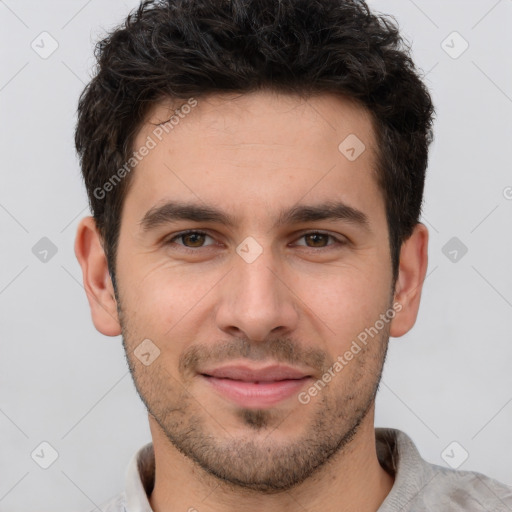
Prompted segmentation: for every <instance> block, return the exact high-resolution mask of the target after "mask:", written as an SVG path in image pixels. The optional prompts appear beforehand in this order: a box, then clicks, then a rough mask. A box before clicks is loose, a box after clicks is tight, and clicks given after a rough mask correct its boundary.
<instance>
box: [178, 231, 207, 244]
mask: <svg viewBox="0 0 512 512" xmlns="http://www.w3.org/2000/svg"><path fill="white" fill-rule="evenodd" d="M190 238H192V239H195V242H198V241H199V244H196V243H195V242H194V240H192V247H200V246H201V245H202V242H203V240H202V238H204V235H203V234H201V233H188V234H187V235H183V241H185V240H186V239H190ZM198 238H199V240H198Z"/></svg>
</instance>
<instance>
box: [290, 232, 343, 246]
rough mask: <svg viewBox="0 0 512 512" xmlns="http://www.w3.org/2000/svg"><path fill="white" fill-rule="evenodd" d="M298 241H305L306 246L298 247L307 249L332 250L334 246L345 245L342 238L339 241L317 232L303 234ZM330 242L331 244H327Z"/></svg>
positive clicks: (327, 234) (331, 236)
mask: <svg viewBox="0 0 512 512" xmlns="http://www.w3.org/2000/svg"><path fill="white" fill-rule="evenodd" d="M299 240H306V244H298V245H301V246H303V247H308V248H310V249H323V248H334V247H335V246H342V245H345V243H346V242H345V241H344V240H343V239H342V238H341V239H339V238H336V237H334V236H333V235H330V234H329V233H321V232H318V231H312V232H310V233H304V234H303V235H302V236H301V237H300V239H299ZM330 240H332V241H333V242H332V243H329V241H330Z"/></svg>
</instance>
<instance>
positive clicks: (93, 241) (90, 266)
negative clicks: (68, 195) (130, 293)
mask: <svg viewBox="0 0 512 512" xmlns="http://www.w3.org/2000/svg"><path fill="white" fill-rule="evenodd" d="M75 255H76V257H77V259H78V262H79V263H80V266H81V267H82V275H83V281H84V288H85V292H86V294H87V300H88V301H89V307H90V308H91V316H92V321H93V323H94V326H95V327H96V329H97V330H98V331H99V332H101V333H102V334H105V335H106V336H118V335H119V334H121V326H120V323H119V318H118V314H117V302H116V299H115V294H114V288H113V286H112V281H111V279H110V274H109V271H108V265H107V258H106V255H105V251H104V250H103V247H102V244H101V236H100V234H99V232H98V229H97V227H96V222H95V221H94V218H93V217H90V216H89V217H85V218H83V219H82V220H81V221H80V224H79V225H78V229H77V233H76V238H75Z"/></svg>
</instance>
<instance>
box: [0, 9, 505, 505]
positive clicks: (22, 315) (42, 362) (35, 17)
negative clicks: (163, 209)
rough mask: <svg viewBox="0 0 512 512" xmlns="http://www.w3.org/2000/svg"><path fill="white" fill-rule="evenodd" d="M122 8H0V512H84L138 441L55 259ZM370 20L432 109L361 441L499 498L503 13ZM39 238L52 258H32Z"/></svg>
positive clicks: (65, 258) (116, 345) (63, 246)
mask: <svg viewBox="0 0 512 512" xmlns="http://www.w3.org/2000/svg"><path fill="white" fill-rule="evenodd" d="M136 5H138V2H137V1H128V0H109V1H105V0H103V1H101V0H89V1H86V0H65V1H64V0H61V1H58V0H51V1H50V0H47V1H35V0H33V1H29V0H18V1H15V0H5V1H0V37H1V45H0V52H1V63H2V65H1V74H0V115H1V123H0V130H1V132H0V144H1V146H0V149H1V151H0V155H1V169H2V171H1V172H2V175H1V188H0V229H1V235H2V242H1V244H2V245H1V247H2V260H1V261H2V264H1V265H0V315H1V338H0V340H1V353H0V354H1V357H0V433H1V437H0V454H1V456H0V511H9V512H27V511H35V510H37V511H50V510H52V511H53V512H60V511H69V510H89V509H92V508H94V506H95V505H98V504H100V503H101V502H103V501H104V500H106V499H107V498H109V497H110V496H112V495H114V494H116V493H118V492H119V491H121V489H122V487H123V484H124V473H125V469H126V465H127V463H128V461H129V459H130V458H131V456H132V455H133V453H134V452H135V451H136V450H137V449H138V448H139V447H140V446H142V444H144V443H146V442H148V441H150V440H151V439H150V434H149V427H148V423H147V413H146V412H145V409H144V406H143V404H142V402H141V401H140V400H139V398H138V396H137V394H136V392H135V388H134V386H133V383H132V380H131V376H130V374H129V372H128V368H127V365H126V363H125V358H124V353H123V351H122V345H121V338H120V337H116V338H108V337H105V336H103V335H101V334H99V333H98V332H97V331H96V330H95V329H94V326H93V324H92V322H91V319H90V313H89V307H88V303H87V300H86V295H85V292H84V290H83V287H82V277H81V270H80V267H79V265H78V263H77V261H76V259H75V256H74V253H73V243H74V236H75V230H76V226H77V224H78V221H79V219H80V218H81V217H83V216H85V215H88V214H89V211H88V206H87V199H86V195H85V189H84V187H83V185H82V181H81V177H80V172H79V167H78V161H77V158H76V156H75V150H74V145H73V130H74V125H75V121H76V117H75V110H76V106H77V100H78V96H79V94H80V92H81V91H82V89H83V87H84V85H85V83H87V82H88V80H89V79H90V76H91V70H92V66H93V65H94V58H93V46H94V42H95V41H96V40H97V39H98V38H100V37H101V36H102V35H104V32H105V30H108V29H110V28H112V27H113V26H114V25H117V24H118V23H119V22H121V21H122V20H123V19H124V17H125V16H126V15H127V14H128V12H129V11H130V10H131V9H132V8H134V7H135V6H136ZM370 5H371V6H373V7H374V8H375V9H377V10H379V11H381V12H385V13H389V14H393V15H394V16H395V17H396V18H397V20H398V22H399V24H400V27H401V28H402V31H403V33H404V35H405V36H406V37H407V39H408V40H409V41H410V42H411V44H412V47H413V55H414V58H415V61H416V62H417V64H418V66H419V67H420V68H421V69H422V70H423V71H424V73H425V74H426V81H427V84H428V86H429V88H430V89H431V91H432V94H433V99H434V102H435V105H436V108H437V120H436V124H435V136H436V140H435V143H434V145H433V147H432V150H431V157H430V163H429V169H428V176H427V184H426V190H425V207H424V215H423V218H422V220H423V222H424V223H425V224H426V225H427V226H428V228H429V230H430V237H431V238H430V247H429V270H428V277H427V280H426V282H425V286H424V291H423V297H422V306H421V308H420V314H419V318H418V321H417V323H416V326H415V327H414V328H413V330H412V331H411V332H410V333H409V334H408V335H406V336H404V337H402V338H398V339H394V338H393V339H391V340H390V349H389V353H388V360H387V363H386V367H385V372H384V376H383V380H382V383H381V388H380V391H379V395H378V399H377V409H376V426H388V427H395V428H400V429H402V430H404V431H405V432H406V433H408V434H409V435H410V436H411V437H412V439H413V440H414V441H415V443H416V444H417V446H418V448H419V450H420V453H421V454H422V456H423V457H424V458H426V459H427V460H429V461H430V462H433V463H436V464H440V465H445V466H446V465H448V464H447V462H446V460H450V461H453V460H458V461H460V460H462V459H463V458H464V454H465V452H467V453H468V454H469V456H468V458H467V460H465V461H464V462H463V463H462V465H461V466H460V469H471V470H476V471H479V472H481V473H485V474H487V475H489V476H491V477H494V478H496V479H498V480H501V481H502V482H505V483H507V484H509V485H512V464H511V462H510V461H511V460H512V428H511V426H512V370H511V362H512V343H511V342H512V337H511V333H510V327H511V321H510V319H511V318H512V271H511V269H510V264H511V262H512V243H511V235H512V172H511V164H510V162H511V160H512V159H511V146H512V139H511V135H512V125H511V124H512V65H511V64H512V62H511V61H512V59H511V53H510V49H511V48H512V31H511V30H510V26H511V24H512V1H511V0H500V1H496V0H478V1H476V0H472V1H468V0H457V1H446V0H436V1H432V0H429V1H427V0H415V1H412V0H374V1H372V2H370ZM42 32H48V34H50V36H47V35H43V36H41V35H40V34H41V33H42ZM453 32H457V33H458V34H453ZM42 38H46V39H44V40H43V43H42V42H41V39H42ZM53 40H54V41H56V43H54V42H53ZM33 41H35V43H34V46H35V45H39V46H36V48H38V51H39V53H38V52H36V51H35V50H34V49H33V47H32V46H31V45H32V44H33ZM443 41H444V43H443ZM466 42H467V44H468V45H469V46H468V48H467V49H466V51H464V52H463V53H461V52H462V50H463V49H464V48H465V46H466ZM52 44H54V45H55V44H58V48H57V49H56V50H55V51H54V52H53V53H52V54H51V55H49V56H48V55H44V56H45V57H46V58H43V57H42V56H41V55H40V53H41V52H42V51H43V50H44V51H46V52H48V51H50V50H51V49H52ZM43 45H44V48H42V47H43ZM43 237H46V238H48V239H49V240H50V241H51V242H52V244H54V246H55V249H56V250H57V252H56V253H55V254H54V255H52V253H51V251H50V252H49V253H48V254H47V255H46V258H47V260H46V261H41V260H40V258H41V257H42V256H41V255H40V253H38V248H40V246H39V245H36V244H38V243H39V244H43V245H44V244H45V243H46V244H48V242H47V241H43V242H40V240H41V239H42V238H43ZM454 237H456V240H452V239H453V238H454ZM447 244H448V245H447ZM34 246H35V247H36V249H34V250H33V248H34ZM464 247H466V248H467V253H466V254H463V249H464ZM454 251H456V252H454ZM34 253H35V254H34ZM38 254H39V257H38ZM454 259H455V261H453V260H454ZM44 441H45V442H47V443H49V444H50V445H51V446H52V447H53V448H54V449H55V450H56V451H57V452H58V458H57V460H56V461H55V462H54V463H53V464H52V465H51V466H50V467H49V468H48V469H43V468H41V467H40V466H39V465H38V464H37V463H36V462H35V460H34V459H33V458H32V457H31V454H32V453H33V452H34V450H35V451H36V453H38V451H37V450H41V447H40V444H41V443H42V442H44ZM454 441H456V443H458V444H456V445H451V447H450V448H449V449H448V451H447V452H446V451H445V449H446V448H447V447H448V446H449V445H450V444H451V443H452V442H454ZM44 446H45V445H43V448H44ZM452 450H453V451H452ZM45 453H46V454H48V453H50V451H49V450H48V449H46V452H45ZM443 453H444V454H445V458H444V459H443ZM447 453H448V454H449V455H450V456H451V459H447V457H446V454H447ZM452 463H453V462H452Z"/></svg>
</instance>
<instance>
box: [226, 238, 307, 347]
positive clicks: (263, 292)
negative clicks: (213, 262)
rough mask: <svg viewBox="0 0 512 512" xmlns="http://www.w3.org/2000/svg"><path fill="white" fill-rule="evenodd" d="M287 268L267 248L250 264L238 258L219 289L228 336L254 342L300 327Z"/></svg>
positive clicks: (236, 257)
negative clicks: (244, 338) (243, 337)
mask: <svg viewBox="0 0 512 512" xmlns="http://www.w3.org/2000/svg"><path fill="white" fill-rule="evenodd" d="M291 280H292V278H291V276H290V273H289V272H286V267H285V265H284V264H283V263H281V262H280V261H279V259H278V256H275V255H274V254H273V252H272V250H271V249H269V248H265V249H264V250H263V252H262V253H261V254H260V255H259V256H258V257H257V259H256V260H254V261H252V262H248V261H246V260H244V259H243V258H242V257H239V256H238V254H235V255H234V258H233V268H232V270H231V271H230V272H229V274H228V275H227V276H226V279H224V280H223V283H222V285H221V287H220V289H219V293H220V300H219V305H218V307H217V310H216V315H217V316H216V321H217V325H218V327H219V328H220V329H221V330H222V331H224V332H225V333H227V334H229V335H231V336H235V337H241V336H245V337H247V338H248V339H250V340H252V341H256V342H257V341H264V340H265V339H267V338H268V336H269V335H271V334H273V335H275V334H278V333H279V334H281V335H283V334H285V333H289V332H291V331H294V330H295V329H296V327H297V323H298V319H299V315H298V307H297V303H298V300H297V297H296V296H295V295H294V293H293V283H292V282H291Z"/></svg>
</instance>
